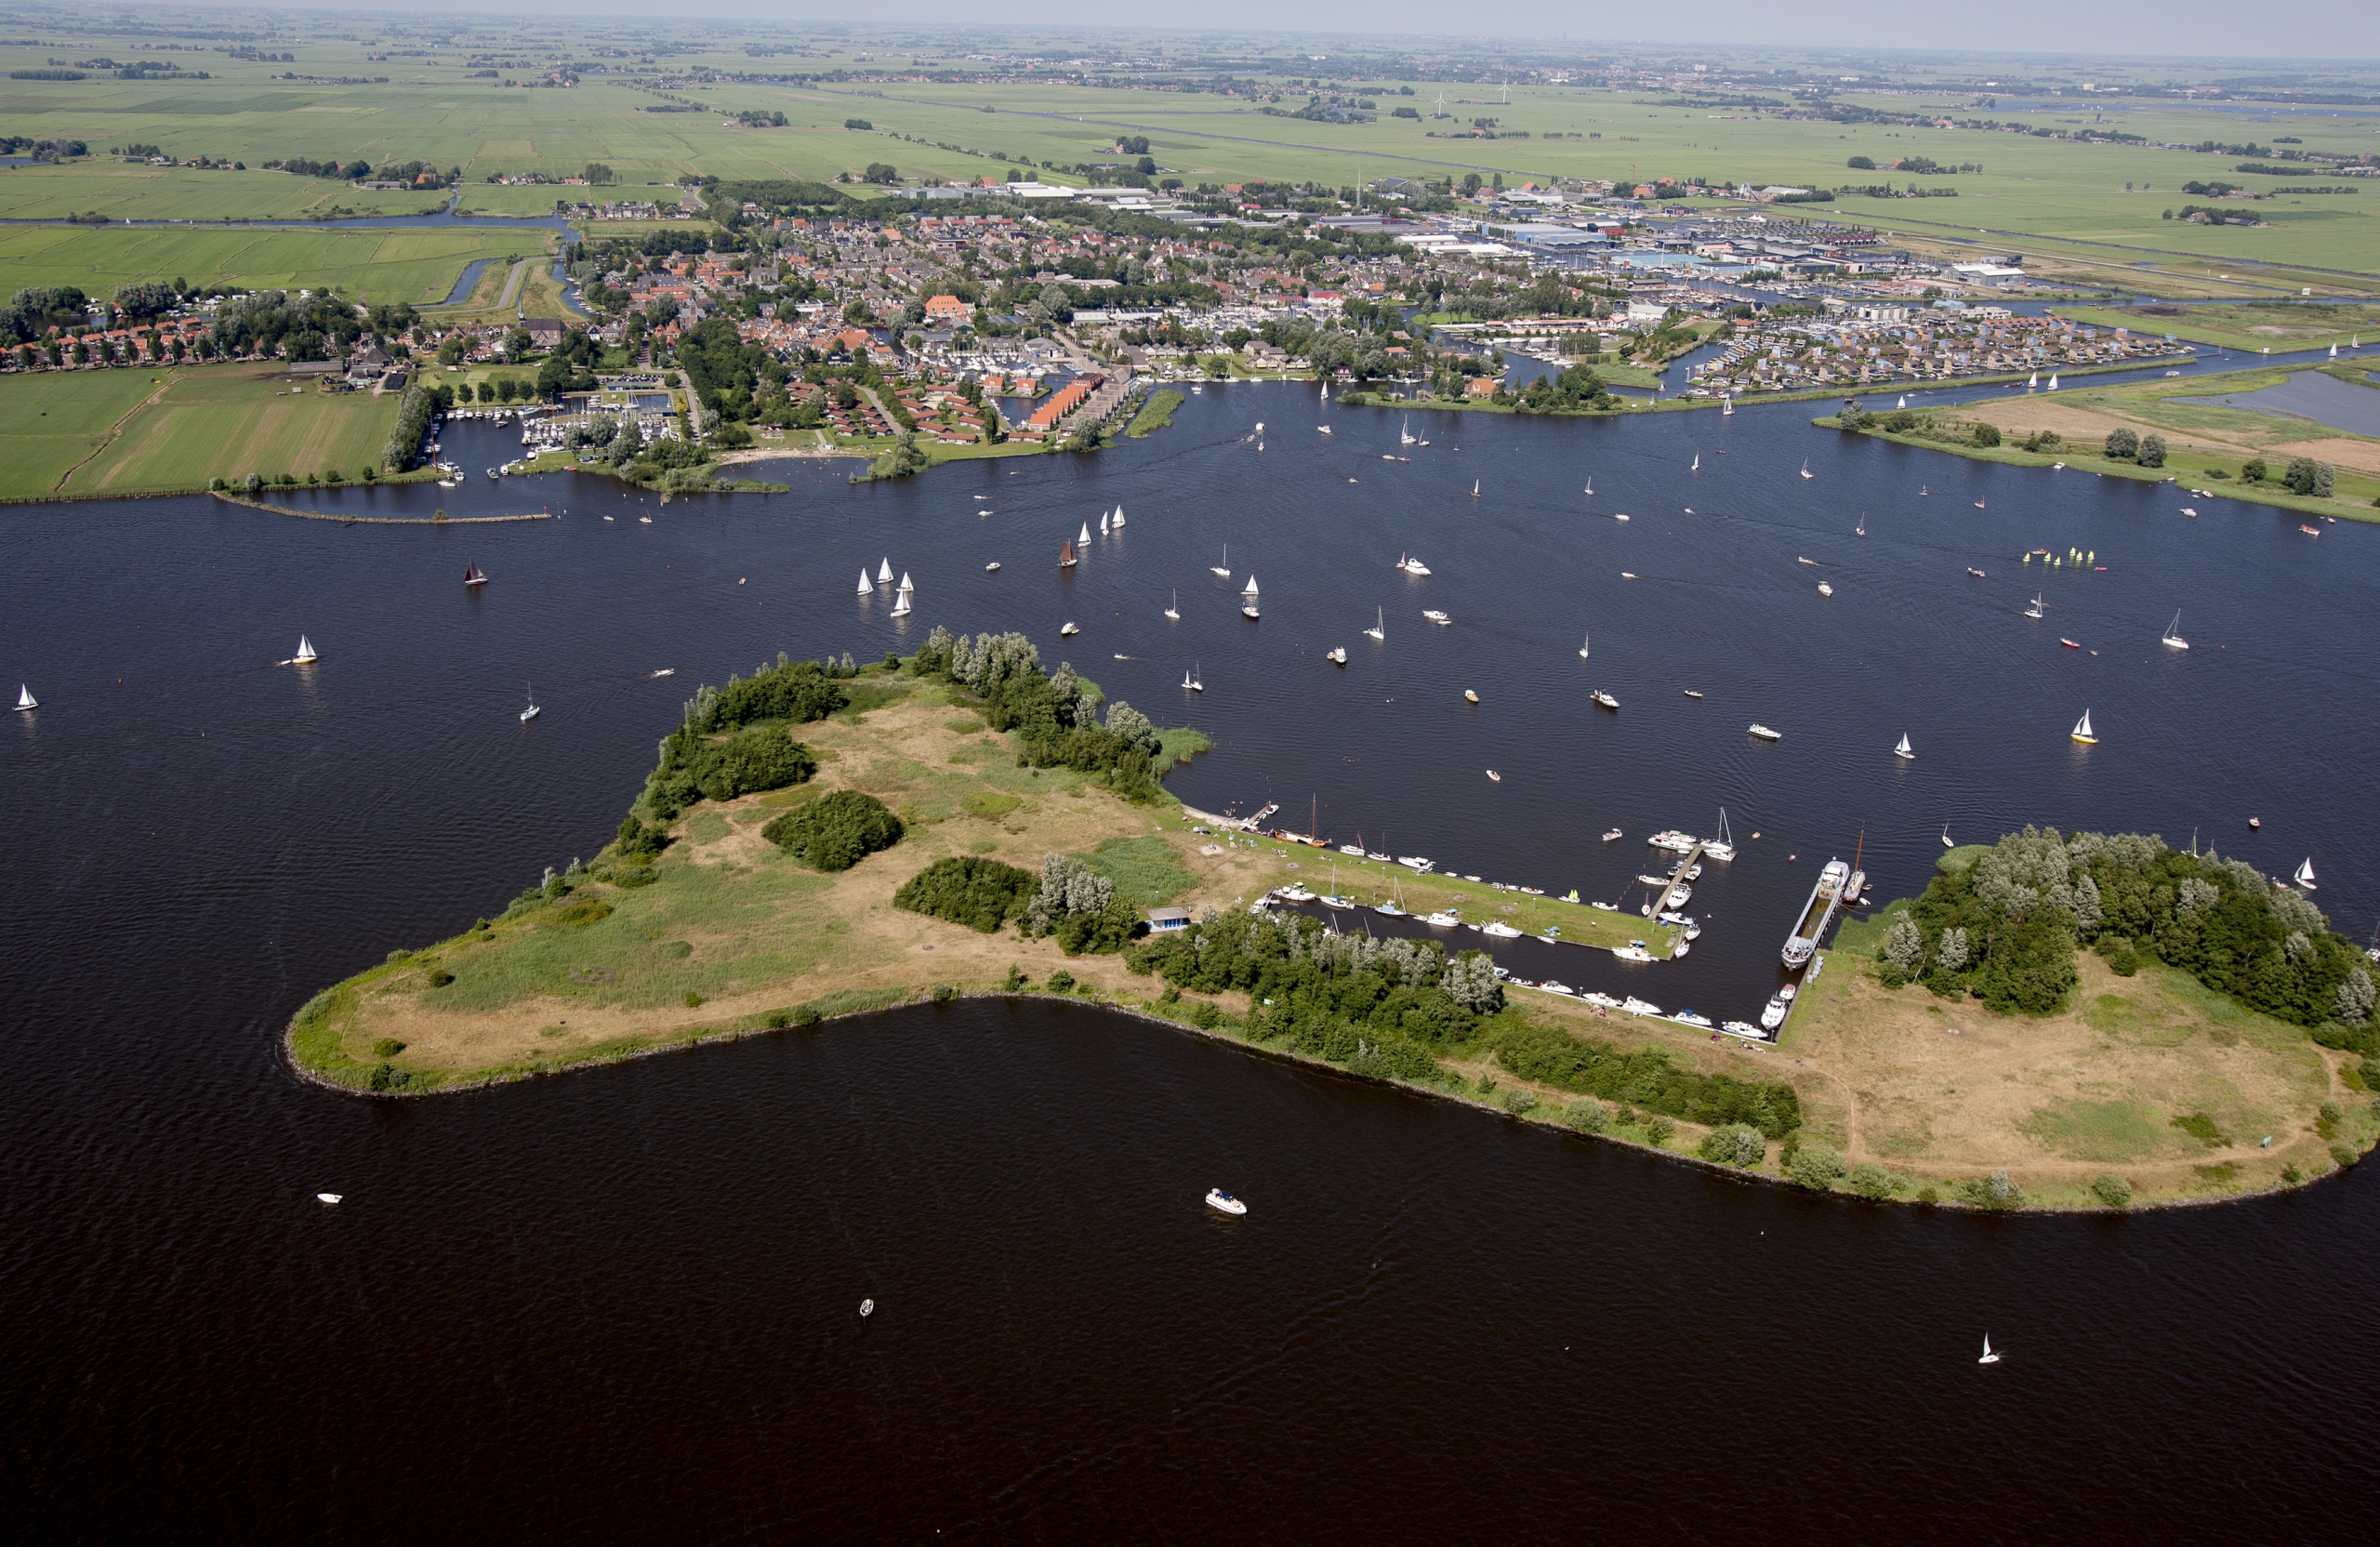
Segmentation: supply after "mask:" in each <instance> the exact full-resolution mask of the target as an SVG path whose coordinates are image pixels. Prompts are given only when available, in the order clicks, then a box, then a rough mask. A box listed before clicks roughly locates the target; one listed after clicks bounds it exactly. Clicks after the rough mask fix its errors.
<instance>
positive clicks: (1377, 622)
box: [1364, 608, 1388, 640]
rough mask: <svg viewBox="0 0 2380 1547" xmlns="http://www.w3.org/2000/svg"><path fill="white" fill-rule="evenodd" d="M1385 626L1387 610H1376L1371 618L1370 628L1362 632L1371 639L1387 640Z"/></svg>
mask: <svg viewBox="0 0 2380 1547" xmlns="http://www.w3.org/2000/svg"><path fill="white" fill-rule="evenodd" d="M1387 624H1388V610H1387V609H1386V608H1381V609H1378V610H1377V611H1376V613H1375V615H1374V616H1373V619H1372V626H1371V627H1370V628H1367V629H1365V630H1364V632H1365V633H1366V634H1368V635H1369V636H1370V637H1371V638H1373V639H1376V640H1385V639H1386V638H1388V630H1387Z"/></svg>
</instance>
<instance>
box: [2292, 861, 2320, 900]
mask: <svg viewBox="0 0 2380 1547" xmlns="http://www.w3.org/2000/svg"><path fill="white" fill-rule="evenodd" d="M2289 879H2291V880H2294V881H2295V882H2296V883H2297V884H2298V885H2300V886H2302V887H2304V888H2305V889H2306V890H2307V891H2308V892H2311V891H2313V890H2315V887H2314V862H2313V860H2311V859H2310V858H2309V859H2307V861H2306V863H2305V864H2303V865H2300V866H2298V867H2297V874H2295V875H2294V876H2292V877H2290V878H2289Z"/></svg>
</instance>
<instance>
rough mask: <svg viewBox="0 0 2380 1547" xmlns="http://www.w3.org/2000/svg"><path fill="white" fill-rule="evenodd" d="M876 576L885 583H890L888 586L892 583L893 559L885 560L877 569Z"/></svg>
mask: <svg viewBox="0 0 2380 1547" xmlns="http://www.w3.org/2000/svg"><path fill="white" fill-rule="evenodd" d="M876 577H877V579H879V580H880V581H882V582H883V583H884V584H885V585H888V586H889V585H891V584H892V583H893V561H892V560H890V559H887V560H885V561H884V562H883V564H882V565H881V566H879V568H878V570H877V572H876Z"/></svg>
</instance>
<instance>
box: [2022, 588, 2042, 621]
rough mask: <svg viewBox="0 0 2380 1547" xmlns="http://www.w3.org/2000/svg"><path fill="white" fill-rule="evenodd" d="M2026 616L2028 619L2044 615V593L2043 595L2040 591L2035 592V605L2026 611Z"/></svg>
mask: <svg viewBox="0 0 2380 1547" xmlns="http://www.w3.org/2000/svg"><path fill="white" fill-rule="evenodd" d="M2025 615H2026V616H2027V617H2039V616H2041V615H2042V593H2041V592H2039V591H2035V592H2034V593H2033V604H2032V605H2031V606H2030V607H2028V608H2026V609H2025Z"/></svg>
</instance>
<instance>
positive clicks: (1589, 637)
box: [1579, 634, 1595, 661]
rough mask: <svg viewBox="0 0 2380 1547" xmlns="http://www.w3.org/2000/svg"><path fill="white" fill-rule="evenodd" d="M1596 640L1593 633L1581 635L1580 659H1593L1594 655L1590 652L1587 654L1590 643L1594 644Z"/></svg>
mask: <svg viewBox="0 0 2380 1547" xmlns="http://www.w3.org/2000/svg"><path fill="white" fill-rule="evenodd" d="M1594 642H1595V637H1594V636H1593V634H1586V635H1582V636H1580V640H1579V659H1580V660H1582V661H1585V660H1592V659H1593V656H1592V655H1588V654H1587V647H1588V646H1590V645H1592V644H1593V643H1594Z"/></svg>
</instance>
